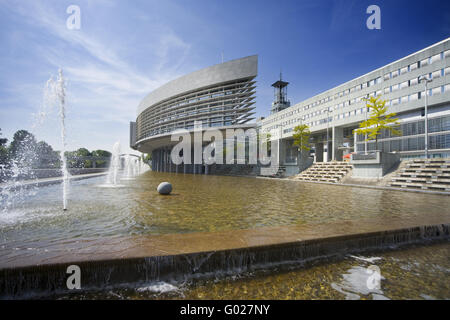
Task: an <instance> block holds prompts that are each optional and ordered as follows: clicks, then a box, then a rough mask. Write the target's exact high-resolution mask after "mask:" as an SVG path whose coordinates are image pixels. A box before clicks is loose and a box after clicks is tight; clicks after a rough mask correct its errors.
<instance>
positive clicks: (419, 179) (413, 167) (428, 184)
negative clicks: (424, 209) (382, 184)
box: [389, 159, 450, 191]
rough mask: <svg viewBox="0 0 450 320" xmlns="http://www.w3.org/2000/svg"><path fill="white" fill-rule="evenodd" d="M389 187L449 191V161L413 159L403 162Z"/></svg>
mask: <svg viewBox="0 0 450 320" xmlns="http://www.w3.org/2000/svg"><path fill="white" fill-rule="evenodd" d="M389 185H390V186H391V187H397V188H399V187H400V188H409V189H423V190H436V191H450V159H414V160H408V161H403V163H402V164H401V165H400V168H399V169H398V170H397V173H396V175H395V176H394V177H393V178H392V180H391V182H390V184H389Z"/></svg>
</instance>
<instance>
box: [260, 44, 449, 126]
mask: <svg viewBox="0 0 450 320" xmlns="http://www.w3.org/2000/svg"><path fill="white" fill-rule="evenodd" d="M448 57H450V50H446V51H445V52H441V53H439V54H436V55H433V56H430V57H428V58H426V59H423V60H420V61H417V62H415V63H413V64H410V65H408V66H406V67H404V68H399V69H398V70H397V71H392V72H389V73H386V74H385V75H384V77H383V79H384V80H385V81H387V80H389V79H393V78H396V77H397V76H399V75H403V74H405V73H407V72H411V71H413V70H416V69H418V68H422V67H425V66H427V65H431V64H433V63H434V62H436V61H439V60H443V59H446V58H448ZM448 74H450V67H447V68H445V70H444V69H440V70H436V71H434V72H432V73H430V74H428V75H427V76H428V77H429V78H431V79H433V78H438V77H443V76H445V75H448ZM418 79H419V78H414V79H411V80H408V81H404V82H401V83H398V84H395V85H391V86H389V87H386V88H385V89H384V93H390V92H395V91H396V90H398V89H403V88H406V87H410V86H414V85H416V84H417V83H418ZM381 82H382V78H381V77H378V78H375V79H372V80H370V81H367V82H364V83H362V84H358V85H357V86H354V87H352V88H350V89H347V90H344V91H341V92H339V93H337V94H335V95H334V96H329V97H327V98H323V99H320V100H318V101H316V102H313V103H312V104H309V105H306V106H303V107H301V108H296V109H295V110H292V111H290V112H284V113H282V114H280V115H279V116H278V117H273V118H272V119H267V120H266V121H264V124H265V125H267V124H270V123H273V122H277V121H279V120H282V119H284V118H285V117H290V116H292V115H294V114H295V113H299V112H301V111H305V110H308V109H309V108H312V107H315V106H318V105H321V104H323V103H326V102H329V101H332V100H333V99H336V98H340V97H343V96H345V95H348V94H351V93H353V92H356V91H359V90H362V89H364V88H367V87H371V86H373V85H376V84H379V83H381ZM381 93H382V90H378V91H374V92H372V93H370V94H369V96H379V95H381ZM366 97H367V95H363V96H360V97H358V98H353V99H351V100H348V101H345V102H342V103H340V104H336V105H335V106H333V107H331V108H332V109H334V110H336V109H338V108H344V107H346V106H350V105H352V104H355V103H358V102H361V101H362V99H364V98H366ZM324 112H326V109H324V110H317V111H314V112H312V113H309V114H308V115H306V116H307V119H308V118H311V117H314V116H317V115H319V114H322V113H324Z"/></svg>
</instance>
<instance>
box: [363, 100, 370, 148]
mask: <svg viewBox="0 0 450 320" xmlns="http://www.w3.org/2000/svg"><path fill="white" fill-rule="evenodd" d="M366 99H369V95H367V96H366ZM364 110H365V112H364V117H365V122H366V124H367V102H366V104H365V106H364ZM366 128H367V127H366ZM364 153H365V154H367V132H366V134H365V136H364Z"/></svg>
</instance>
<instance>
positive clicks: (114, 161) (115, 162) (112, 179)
mask: <svg viewBox="0 0 450 320" xmlns="http://www.w3.org/2000/svg"><path fill="white" fill-rule="evenodd" d="M119 169H120V142H119V141H117V142H116V143H115V144H114V146H113V149H112V155H111V162H110V164H109V170H108V176H107V178H106V184H107V185H109V186H114V187H117V186H118V184H117V181H118V176H119Z"/></svg>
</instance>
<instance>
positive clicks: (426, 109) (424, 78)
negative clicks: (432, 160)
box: [419, 76, 433, 159]
mask: <svg viewBox="0 0 450 320" xmlns="http://www.w3.org/2000/svg"><path fill="white" fill-rule="evenodd" d="M421 81H425V158H426V159H428V83H429V82H431V81H433V80H432V79H429V78H428V77H426V76H421V77H419V82H421Z"/></svg>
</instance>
